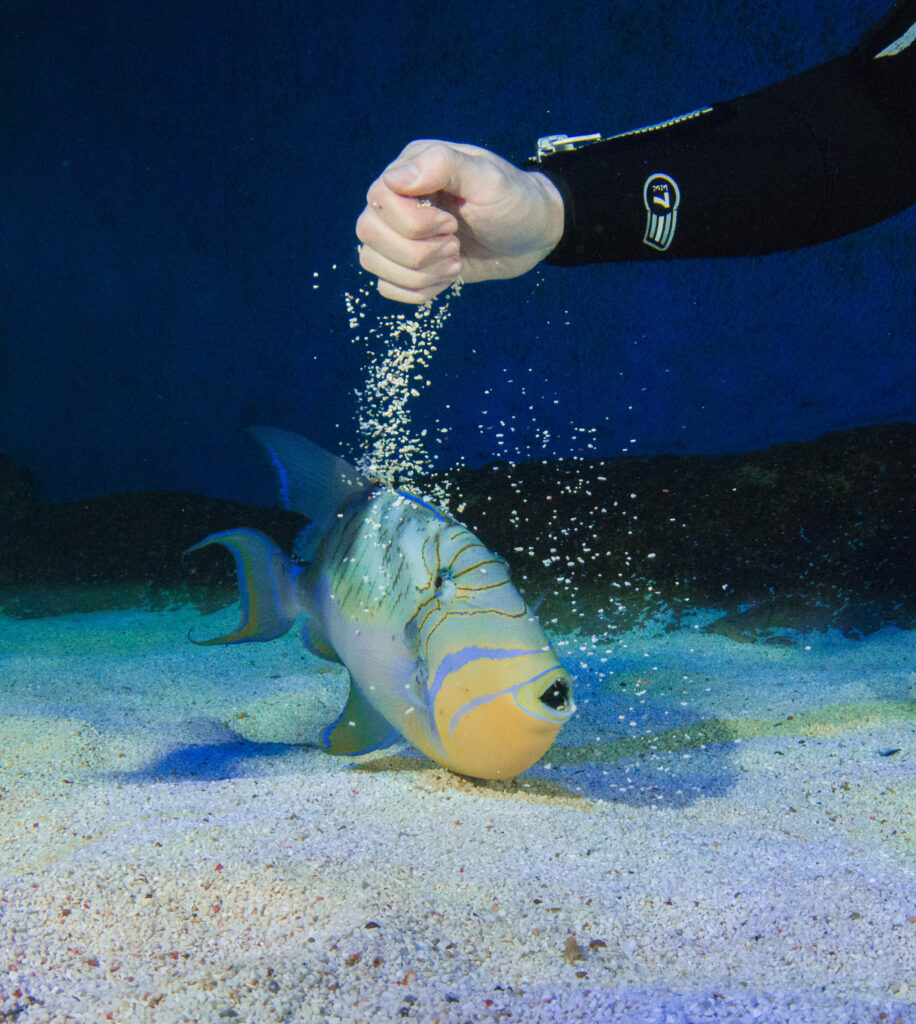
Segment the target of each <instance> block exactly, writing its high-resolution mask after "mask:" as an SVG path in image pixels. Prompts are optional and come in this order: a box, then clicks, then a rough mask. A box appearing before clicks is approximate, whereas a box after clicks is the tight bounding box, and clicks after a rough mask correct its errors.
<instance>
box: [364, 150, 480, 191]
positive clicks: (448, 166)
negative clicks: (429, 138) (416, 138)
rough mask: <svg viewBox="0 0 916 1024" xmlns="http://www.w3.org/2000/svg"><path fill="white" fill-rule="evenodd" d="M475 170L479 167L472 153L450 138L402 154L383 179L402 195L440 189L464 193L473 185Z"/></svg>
mask: <svg viewBox="0 0 916 1024" xmlns="http://www.w3.org/2000/svg"><path fill="white" fill-rule="evenodd" d="M410 149H412V147H408V150H410ZM475 172H478V173H479V168H478V166H477V163H476V162H475V160H474V158H473V156H471V155H469V154H467V153H464V152H462V151H461V150H460V149H458V148H457V147H455V146H452V145H450V144H449V143H447V142H432V143H430V144H429V145H428V146H427V147H426V148H424V149H422V150H420V151H419V152H417V151H416V150H414V151H413V152H411V153H410V155H409V156H408V155H406V153H405V154H402V155H401V157H400V158H399V159H397V160H396V161H395V162H394V163H393V164H392V165H391V166H390V167H389V168H388V169H387V170H386V171H385V172H384V173H383V175H382V179H383V180H384V182H385V184H386V185H387V186H388V187H389V188H390V189H391V191H392V192H397V193H398V194H399V195H402V196H427V195H432V194H433V193H434V192H440V191H441V192H449V193H451V194H452V195H458V196H464V195H466V193H467V192H468V191H469V190H473V188H474V178H475Z"/></svg>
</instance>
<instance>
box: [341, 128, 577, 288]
mask: <svg viewBox="0 0 916 1024" xmlns="http://www.w3.org/2000/svg"><path fill="white" fill-rule="evenodd" d="M366 201H367V206H366V208H365V210H363V212H362V214H361V215H360V217H359V220H358V221H357V222H356V234H357V237H358V238H359V240H360V241H361V242H362V243H363V244H362V246H361V247H360V253H359V261H360V263H361V264H362V266H363V268H364V269H365V270H367V271H368V272H369V273H370V274H374V275H375V276H376V277H377V278H378V289H379V292H380V293H381V294H382V295H384V296H385V298H388V299H395V300H396V301H398V302H412V303H423V302H427V301H428V300H429V299H431V298H433V297H434V296H435V295H438V294H439V292H441V291H443V290H444V289H446V288H448V287H449V285H451V284H452V283H453V282H454V281H456V280H457V279H458V278H461V279H462V280H463V281H466V282H474V281H491V280H495V279H497V278H508V277H518V276H519V275H520V274H524V273H526V272H527V271H528V270H530V269H531V268H532V267H534V266H535V265H536V264H537V263H539V262H540V261H541V260H542V259H543V258H544V257H545V256H547V255H548V254H549V253H550V252H551V250H552V249H553V248H554V247H555V246H556V245H557V243H558V242H559V241H560V237H561V236H562V234H563V200H562V198H561V197H560V193H559V192H558V191H557V189H556V187H555V186H554V184H553V183H552V182H551V181H550V180H549V179H548V178H547V177H545V176H544V175H543V174H540V173H538V172H537V171H522V170H520V169H519V168H518V167H515V166H514V165H513V164H510V163H509V162H508V161H507V160H503V159H502V157H499V156H497V155H496V154H495V153H491V152H489V151H488V150H486V149H481V148H480V147H479V146H469V145H463V144H459V143H453V142H439V141H436V140H429V139H423V140H419V141H416V142H411V143H410V144H409V145H408V146H406V147H405V149H404V150H403V151H402V152H401V154H400V156H398V158H397V159H396V160H395V161H394V163H392V164H390V165H389V166H388V167H387V168H386V170H385V171H384V172H383V173H382V175H381V177H380V178H378V179H377V180H376V181H374V182H373V183H372V185H371V187H370V188H369V192H368V194H367V196H366Z"/></svg>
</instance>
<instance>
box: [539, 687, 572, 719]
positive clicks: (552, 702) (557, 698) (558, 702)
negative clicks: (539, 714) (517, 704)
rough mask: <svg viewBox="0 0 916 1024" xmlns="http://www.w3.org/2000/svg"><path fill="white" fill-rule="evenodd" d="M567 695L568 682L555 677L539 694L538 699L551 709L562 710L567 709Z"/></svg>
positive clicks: (568, 694)
mask: <svg viewBox="0 0 916 1024" xmlns="http://www.w3.org/2000/svg"><path fill="white" fill-rule="evenodd" d="M569 697H570V688H569V683H568V682H567V681H566V680H565V679H555V680H554V681H553V682H552V683H551V684H550V686H548V687H547V689H546V690H545V691H544V692H543V693H542V694H541V696H540V701H541V703H542V704H544V705H546V706H547V707H548V708H550V710H551V711H560V712H563V711H568V710H569V704H570V702H569Z"/></svg>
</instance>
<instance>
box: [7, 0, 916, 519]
mask: <svg viewBox="0 0 916 1024" xmlns="http://www.w3.org/2000/svg"><path fill="white" fill-rule="evenodd" d="M888 4H889V0H867V2H866V0H863V2H860V3H854V4H852V3H851V4H836V3H830V2H827V0H774V2H771V3H768V4H758V3H749V2H744V3H734V2H725V0H686V2H684V0H681V2H679V3H674V2H672V0H656V2H655V3H652V4H647V3H646V2H645V0H617V2H614V3H605V4H599V3H594V2H591V3H584V2H578V0H572V2H563V3H560V2H548V0H540V2H529V3H521V2H509V3H501V4H497V3H493V2H492V0H476V2H468V3H465V4H460V5H458V4H450V5H432V6H430V5H425V4H424V5H421V4H411V3H408V2H406V0H395V2H387V3H386V2H383V3H381V4H374V5H367V4H365V3H364V2H363V0H334V2H333V3H332V2H329V0H311V2H308V3H305V2H291V0H290V2H286V3H278V2H269V0H266V2H265V0H260V2H253V0H252V2H246V3H239V2H228V0H224V2H218V0H193V2H192V0H188V2H176V0H164V2H160V3H150V2H148V0H144V2H142V3H141V2H139V0H109V2H105V3H100V2H86V0H79V2H77V0H70V2H63V3H52V2H48V0H5V2H4V3H3V5H2V7H0V104H2V107H0V114H2V121H0V154H2V157H0V384H2V392H0V451H5V452H7V453H8V454H10V455H12V456H14V457H15V458H16V459H18V460H19V461H21V462H23V463H25V464H26V465H28V466H29V467H30V468H32V470H33V471H34V472H35V473H36V474H37V476H38V477H39V479H40V481H42V482H43V484H44V485H45V488H46V491H47V493H48V495H49V496H50V497H52V498H58V499H60V498H72V497H84V496H90V495H93V494H97V493H101V492H105V491H111V490H119V489H137V488H157V489H166V488H168V489H174V488H182V489H188V490H195V491H202V492H205V493H210V494H215V495H222V496H226V497H233V498H240V499H248V500H261V501H267V500H268V499H269V493H268V491H267V486H266V481H265V478H264V477H263V476H261V475H260V472H259V471H258V470H256V469H255V467H256V466H257V465H258V463H257V460H256V459H255V458H254V457H253V455H252V453H250V452H249V451H247V450H246V446H245V444H244V443H243V442H241V441H240V440H239V439H238V438H237V437H236V436H235V432H236V431H237V430H238V429H239V428H240V427H243V426H245V425H247V424H250V423H254V422H260V423H269V424H274V425H278V426H285V427H287V428H291V429H295V430H298V431H300V432H302V433H304V434H307V435H308V436H310V437H312V438H313V439H315V440H317V441H319V442H321V443H324V444H326V445H329V446H334V445H336V444H337V443H338V442H341V441H347V440H349V439H352V437H353V431H354V426H353V418H352V417H353V410H354V401H353V396H352V391H353V388H354V387H356V386H358V385H359V383H360V381H361V370H360V364H361V361H362V351H361V348H360V346H359V345H356V344H353V342H352V340H351V331H350V329H349V327H348V323H347V320H348V318H347V313H346V310H345V308H344V301H343V294H344V292H345V291H347V290H352V289H354V288H355V287H358V286H359V285H360V283H361V280H360V278H361V275H359V274H358V272H357V269H356V260H355V238H354V236H353V222H354V220H355V218H356V216H357V214H358V213H359V212H360V210H361V208H362V205H363V198H364V194H365V190H366V188H367V187H368V185H369V183H370V181H371V180H372V179H373V178H374V177H375V176H376V175H377V174H378V173H379V171H380V170H381V168H382V167H383V166H384V165H385V164H386V163H387V162H388V161H389V160H391V159H392V158H393V157H394V156H395V155H396V154H397V152H398V151H399V150H400V148H401V146H402V145H403V144H405V143H406V142H407V141H409V140H410V139H411V138H414V137H424V136H425V137H441V138H451V139H455V140H459V141H466V142H473V143H477V144H480V145H485V146H488V147H490V148H492V149H494V150H496V151H497V152H500V153H502V154H504V155H506V156H509V157H512V158H518V159H520V158H522V157H524V156H526V155H528V154H529V153H530V152H531V151H532V150H533V147H534V144H535V140H536V138H537V137H538V135H542V134H547V133H551V132H560V131H564V132H567V133H570V134H572V133H579V132H587V131H594V130H600V131H603V132H606V133H611V132H614V131H619V130H623V129H626V128H630V127H636V126H639V125H641V124H646V123H650V122H653V121H657V120H660V119H662V118H665V117H667V116H671V115H674V114H678V113H681V112H684V111H686V110H690V109H692V108H695V107H697V106H702V105H704V104H706V103H708V102H712V101H715V100H717V99H723V98H727V97H729V96H733V95H736V94H739V93H742V92H747V91H751V90H753V89H755V88H759V87H762V86H763V85H766V84H767V83H769V82H771V81H774V80H776V79H779V78H783V77H786V76H787V75H789V74H792V73H794V72H797V71H800V70H802V69H804V68H806V67H810V66H812V65H814V64H817V63H820V62H821V61H823V60H826V59H828V58H830V57H832V56H835V55H838V54H839V53H842V52H844V51H846V50H848V49H850V48H851V47H852V45H853V44H854V43H855V41H856V39H857V38H858V35H859V34H860V32H861V31H863V30H864V29H865V28H866V27H867V26H868V25H869V24H870V23H871V22H872V21H874V20H875V19H876V18H877V17H878V16H880V14H882V13H883V11H884V9H885V8H886V6H888ZM914 230H916V211H914V210H909V211H907V212H906V213H904V214H902V215H900V216H898V217H897V218H895V219H893V220H891V221H888V222H886V223H884V224H881V225H878V226H875V227H874V228H870V229H868V230H867V231H865V232H862V233H860V234H858V235H855V236H852V237H850V238H846V239H841V240H839V241H836V242H833V243H830V244H827V245H823V246H820V247H818V248H816V249H810V250H805V251H800V252H796V253H787V254H776V255H773V256H768V257H763V258H756V257H755V258H747V259H741V260H727V261H695V262H678V261H672V262H668V263H663V264H660V263H647V264H630V265H613V266H605V267H589V268H580V269H573V270H561V269H556V268H543V269H541V270H538V271H537V272H535V273H534V274H531V275H528V276H527V277H525V278H523V279H521V280H519V281H515V282H508V283H502V284H487V285H480V286H474V287H469V288H467V289H466V290H465V292H464V294H463V296H462V297H461V299H460V300H459V301H458V302H456V303H455V305H454V306H453V314H452V316H451V319H450V320H449V322H448V324H447V325H446V327H445V329H444V331H443V333H442V349H441V350H440V352H439V353H438V355H437V357H436V360H435V361H434V364H433V366H432V373H431V376H432V379H433V387H432V388H431V389H430V391H429V392H428V394H427V395H426V396H424V398H423V400H422V401H421V402H420V403H418V408H417V414H416V416H417V423H418V426H422V425H430V426H431V425H432V424H433V422H434V421H435V419H436V418H437V417H439V418H440V419H441V421H442V422H443V423H446V424H448V425H450V426H451V427H452V428H453V429H452V431H451V432H450V434H449V441H448V445H447V447H446V448H445V449H444V451H443V455H444V459H445V463H446V464H448V463H449V462H450V461H453V460H454V459H455V458H457V457H458V456H459V455H463V456H465V457H467V458H468V459H469V460H470V461H472V462H478V461H481V460H486V459H488V458H490V457H492V456H493V455H495V454H497V453H498V450H497V447H496V443H495V439H494V436H493V434H492V432H491V433H483V434H481V433H479V432H478V430H477V425H478V423H480V422H481V421H482V417H481V414H480V410H481V407H482V406H484V407H486V408H488V417H486V418H485V419H486V420H487V421H488V422H492V421H493V420H494V418H498V417H502V418H504V419H505V420H506V421H507V422H512V421H510V420H509V417H510V416H511V415H513V414H514V415H516V416H517V420H516V421H515V422H516V424H517V425H518V426H519V429H520V430H521V431H522V433H523V434H525V435H526V436H528V435H530V434H531V424H532V422H533V421H535V420H536V421H537V423H538V424H539V425H540V426H542V427H547V428H549V429H551V430H552V432H553V436H554V437H555V438H556V439H557V440H556V444H555V450H556V452H557V453H558V454H564V453H568V452H569V451H571V450H573V449H574V448H575V447H576V444H575V443H574V442H573V441H572V440H571V438H572V434H571V430H570V427H569V423H570V421H574V422H575V423H576V424H577V425H581V426H586V427H588V426H592V425H594V426H598V427H599V428H600V429H599V431H598V433H597V435H596V437H597V441H596V444H597V450H598V451H599V452H601V453H602V454H617V453H619V452H620V451H621V449H623V448H628V449H629V451H630V452H631V453H656V452H663V451H664V452H688V451H689V452H713V451H726V450H740V449H746V448H751V447H758V446H764V445H767V444H772V443H776V442H781V441H786V440H803V439H806V438H810V437H813V436H816V435H817V434H819V433H821V432H823V431H825V430H828V429H834V428H840V427H847V426H853V425H856V424H864V423H869V422H876V421H880V420H889V419H902V418H910V419H912V418H916V405H914V389H913V383H914V381H913V372H912V366H913V358H912V329H911V325H912V324H913V323H914V319H916V298H914V291H916V289H914V287H913V282H914V280H916V275H914V255H913V254H914V245H913V242H914ZM335 265H336V269H332V268H333V267H334V266H335ZM315 273H317V274H318V277H317V278H316V277H314V276H313V275H314V274H315ZM366 282H367V279H365V278H363V279H362V283H363V284H365V283H366ZM315 283H317V284H318V285H319V287H318V288H317V289H315V288H314V287H313V285H314V284H315ZM394 308H395V307H394V306H392V305H391V304H388V303H383V302H382V301H381V300H378V299H377V298H375V299H373V301H372V302H371V303H370V319H371V317H372V316H374V315H376V314H377V312H379V311H385V312H391V311H392V310H393V309H394ZM526 365H527V367H530V371H531V372H530V373H529V372H528V369H526V368H525V367H526ZM521 379H525V380H526V381H532V382H535V381H536V382H537V385H536V386H535V385H534V384H532V385H531V386H530V387H529V388H528V394H527V395H525V396H522V395H521V394H520V391H519V387H518V381H520V380H521ZM510 380H511V381H512V382H513V383H508V381H510ZM488 387H489V388H493V389H494V393H493V394H492V395H488V396H485V397H484V394H483V393H484V391H485V390H486V388H488ZM555 399H558V400H559V401H558V402H556V403H555V401H554V400H555ZM446 403H448V404H449V405H450V408H449V409H448V410H445V409H444V406H445V404H446ZM530 404H534V405H535V406H536V408H535V410H534V411H533V412H531V411H529V409H528V406H529V405H530ZM338 424H339V425H340V426H337V425H338ZM631 438H635V439H636V443H635V444H631V443H630V439H631Z"/></svg>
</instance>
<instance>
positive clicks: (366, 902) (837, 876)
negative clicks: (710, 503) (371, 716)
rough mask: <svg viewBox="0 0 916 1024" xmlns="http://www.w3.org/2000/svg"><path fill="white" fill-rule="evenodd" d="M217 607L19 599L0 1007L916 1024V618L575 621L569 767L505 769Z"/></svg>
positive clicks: (3, 846)
mask: <svg viewBox="0 0 916 1024" xmlns="http://www.w3.org/2000/svg"><path fill="white" fill-rule="evenodd" d="M227 617H228V623H229V625H232V624H233V622H234V620H233V613H232V612H229V613H228V616H227ZM695 624H696V625H699V624H700V621H699V620H697V622H696V623H695ZM195 627H196V628H198V629H200V630H201V631H203V632H205V633H207V634H212V633H213V632H216V631H217V630H218V629H219V628H220V624H219V623H217V624H215V625H214V624H212V623H210V624H207V625H206V627H202V626H201V625H200V620H199V618H198V616H197V615H196V614H195V613H194V612H193V611H192V610H186V611H181V612H171V613H157V614H152V613H143V612H134V613H109V614H98V615H87V616H73V617H67V618H58V619H44V620H36V621H32V622H18V621H13V620H9V619H0V893H2V895H0V1020H15V1021H16V1024H25V1022H28V1024H33V1022H39V1021H79V1022H86V1024H95V1022H101V1021H104V1020H113V1021H119V1022H125V1021H129V1022H135V1021H136V1022H146V1021H149V1022H173V1021H201V1022H207V1024H210V1022H215V1021H220V1020H230V1021H240V1022H255V1021H270V1022H281V1021H282V1022H300V1021H302V1022H312V1021H315V1022H325V1021H328V1022H333V1021H346V1022H359V1024H374V1022H388V1021H396V1020H413V1021H422V1022H434V1021H439V1022H440V1024H463V1022H471V1024H476V1022H478V1021H484V1022H489V1021H510V1022H516V1021H517V1022H524V1024H537V1022H541V1021H544V1022H547V1021H582V1022H590V1024H591V1022H612V1021H621V1022H632V1024H637V1022H638V1024H654V1022H658V1024H679V1022H698V1024H699V1022H707V1021H709V1022H713V1021H716V1022H722V1021H734V1022H738V1021H740V1022H745V1021H765V1022H771V1021H772V1022H775V1021H787V1022H791V1024H799V1022H805V1021H816V1022H837V1024H850V1022H853V1021H855V1022H866V1021H868V1022H872V1021H875V1022H878V1021H887V1022H890V1024H892V1022H895V1021H896V1022H901V1024H910V1022H916V704H914V698H916V672H914V670H916V660H914V653H913V651H914V648H913V639H914V638H913V634H908V633H904V632H900V631H898V630H886V631H883V632H882V633H879V634H876V635H875V636H873V637H871V638H869V639H867V640H865V641H862V642H854V641H846V640H844V639H842V638H841V637H838V636H836V635H834V634H827V635H826V636H821V635H818V634H813V635H810V636H805V637H802V638H799V642H798V644H797V646H795V647H792V648H784V647H774V646H767V645H764V644H756V645H744V644H736V643H734V642H732V641H729V640H726V639H724V638H722V637H718V636H710V635H705V634H702V633H701V632H700V631H699V630H697V629H692V628H689V627H686V628H682V629H680V630H678V631H676V632H673V633H664V632H662V631H661V630H660V629H658V630H653V629H646V630H642V631H638V632H633V633H630V634H628V635H626V636H623V637H619V638H616V639H614V640H612V641H603V642H600V643H597V644H593V643H591V642H590V638H587V637H585V638H580V637H575V638H573V637H567V638H565V639H566V640H567V644H566V645H565V646H564V648H563V650H564V651H565V658H566V660H567V662H568V665H569V667H570V668H571V669H572V670H573V671H574V672H575V673H576V674H577V675H578V677H579V686H578V697H579V705H580V708H579V712H578V713H577V715H576V717H575V718H574V720H573V722H572V723H570V725H569V726H567V727H566V729H564V731H563V733H562V734H561V737H560V743H559V745H558V747H556V748H555V749H554V750H553V751H551V753H550V755H549V760H550V762H551V767H545V766H539V767H538V768H536V769H535V770H533V771H532V772H530V773H529V774H528V775H526V776H525V777H524V778H522V779H521V780H519V781H517V782H515V783H511V784H485V785H484V784H481V785H478V784H474V783H471V782H469V781H467V780H463V779H459V778H457V777H455V776H452V775H450V774H449V773H447V772H445V771H444V770H442V769H439V768H437V767H436V766H432V765H431V764H430V763H429V762H428V761H425V760H421V759H416V758H413V757H412V755H411V754H410V751H409V750H408V749H406V748H403V749H398V748H396V749H394V750H393V751H389V752H387V754H388V755H389V756H387V757H383V758H382V759H376V760H375V761H373V762H370V763H369V764H368V765H366V764H362V765H360V764H357V763H355V762H348V761H342V760H337V759H332V758H330V757H329V756H327V755H324V754H322V753H320V752H318V751H316V750H313V749H309V748H304V747H302V746H299V745H298V743H299V741H300V740H301V739H302V738H303V737H305V736H308V735H313V734H314V731H315V729H316V727H317V726H319V725H321V724H323V723H324V722H326V721H327V720H328V719H329V718H331V717H333V715H334V714H335V712H336V708H337V707H339V705H340V702H341V701H342V699H343V687H342V681H341V678H340V674H339V673H338V672H336V671H329V670H328V669H327V668H326V667H325V666H324V665H322V663H320V662H318V661H316V660H314V659H312V658H310V657H309V656H308V655H305V654H304V653H303V652H302V651H301V649H300V648H299V647H298V646H297V643H296V641H295V639H293V638H286V639H284V640H282V641H278V642H275V643H273V644H266V645H248V646H244V647H234V648H207V649H203V648H193V647H191V646H190V645H189V644H188V643H187V640H186V634H187V631H188V629H190V628H195ZM602 673H604V674H605V678H604V679H602V678H601V674H602ZM272 677H273V678H272ZM621 683H623V684H625V685H623V686H621ZM790 716H791V717H790ZM713 718H715V719H718V720H720V721H723V720H727V724H726V725H722V726H719V727H718V729H719V731H718V732H714V731H713V729H712V727H711V725H710V724H709V720H710V719H713ZM704 723H706V724H704ZM598 737H600V740H598ZM653 737H654V738H653ZM706 740H709V742H705V741H706ZM596 741H597V742H596ZM618 741H620V742H618ZM593 743H594V744H595V745H594V746H593V747H589V746H588V745H589V744H593ZM896 748H899V753H896V754H893V755H890V756H883V755H885V754H886V753H887V752H888V751H890V750H894V749H896ZM405 755H407V756H405Z"/></svg>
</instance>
